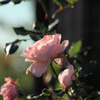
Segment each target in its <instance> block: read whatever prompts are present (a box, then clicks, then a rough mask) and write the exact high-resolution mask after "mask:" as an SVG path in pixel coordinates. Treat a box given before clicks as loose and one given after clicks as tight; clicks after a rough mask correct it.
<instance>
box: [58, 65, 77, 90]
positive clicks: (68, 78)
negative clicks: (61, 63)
mask: <svg viewBox="0 0 100 100" xmlns="http://www.w3.org/2000/svg"><path fill="white" fill-rule="evenodd" d="M58 80H59V82H60V85H61V87H62V90H63V91H65V89H66V88H67V87H69V86H71V85H72V80H76V75H75V72H74V67H73V66H72V65H70V64H68V66H67V69H65V70H64V71H62V72H61V73H60V74H59V76H58Z"/></svg>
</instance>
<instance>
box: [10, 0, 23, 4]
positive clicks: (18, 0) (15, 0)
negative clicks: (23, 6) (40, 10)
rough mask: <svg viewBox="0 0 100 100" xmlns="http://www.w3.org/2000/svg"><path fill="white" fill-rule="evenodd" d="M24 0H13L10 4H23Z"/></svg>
mask: <svg viewBox="0 0 100 100" xmlns="http://www.w3.org/2000/svg"><path fill="white" fill-rule="evenodd" d="M21 1H22V0H11V1H10V2H12V3H14V4H19V3H21Z"/></svg>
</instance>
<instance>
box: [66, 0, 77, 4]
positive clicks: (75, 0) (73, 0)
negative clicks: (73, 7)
mask: <svg viewBox="0 0 100 100" xmlns="http://www.w3.org/2000/svg"><path fill="white" fill-rule="evenodd" d="M66 1H67V2H69V3H75V2H78V0H66Z"/></svg>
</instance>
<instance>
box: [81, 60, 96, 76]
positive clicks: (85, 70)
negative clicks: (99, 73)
mask: <svg viewBox="0 0 100 100" xmlns="http://www.w3.org/2000/svg"><path fill="white" fill-rule="evenodd" d="M95 67H96V63H95V62H94V61H91V62H90V63H88V64H86V65H84V66H82V69H81V71H80V72H79V77H80V78H81V77H86V76H88V75H91V74H93V72H94V70H95Z"/></svg>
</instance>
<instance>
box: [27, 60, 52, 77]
mask: <svg viewBox="0 0 100 100" xmlns="http://www.w3.org/2000/svg"><path fill="white" fill-rule="evenodd" d="M50 62H51V60H49V61H45V62H34V63H33V64H32V65H31V66H30V67H29V68H28V69H27V71H26V74H28V72H29V71H30V72H31V73H32V74H33V75H35V76H36V77H40V76H42V74H44V73H45V72H46V70H47V68H48V66H49V65H50Z"/></svg>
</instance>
